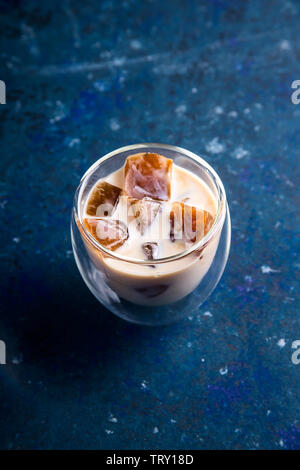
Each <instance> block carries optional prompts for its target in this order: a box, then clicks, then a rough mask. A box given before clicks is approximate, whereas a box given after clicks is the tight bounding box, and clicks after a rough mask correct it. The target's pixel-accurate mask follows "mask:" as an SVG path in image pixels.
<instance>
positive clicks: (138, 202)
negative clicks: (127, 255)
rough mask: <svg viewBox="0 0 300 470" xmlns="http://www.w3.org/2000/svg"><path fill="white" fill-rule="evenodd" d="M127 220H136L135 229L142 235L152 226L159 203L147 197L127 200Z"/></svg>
mask: <svg viewBox="0 0 300 470" xmlns="http://www.w3.org/2000/svg"><path fill="white" fill-rule="evenodd" d="M128 204H129V210H128V216H129V220H130V221H131V220H132V219H136V225H137V229H138V230H139V231H140V232H141V234H142V235H144V233H145V231H146V229H147V228H148V227H149V226H150V225H151V224H152V222H153V221H154V219H155V217H156V216H157V214H158V212H159V210H160V207H161V202H159V201H154V200H153V199H150V198H148V197H144V198H143V199H134V198H130V197H129V198H128Z"/></svg>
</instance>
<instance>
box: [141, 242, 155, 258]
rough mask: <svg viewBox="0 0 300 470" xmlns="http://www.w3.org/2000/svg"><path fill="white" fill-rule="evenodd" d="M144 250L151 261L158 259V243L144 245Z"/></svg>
mask: <svg viewBox="0 0 300 470" xmlns="http://www.w3.org/2000/svg"><path fill="white" fill-rule="evenodd" d="M142 248H143V252H144V253H145V255H146V257H147V259H149V260H151V259H157V258H158V243H157V242H146V243H143V245H142Z"/></svg>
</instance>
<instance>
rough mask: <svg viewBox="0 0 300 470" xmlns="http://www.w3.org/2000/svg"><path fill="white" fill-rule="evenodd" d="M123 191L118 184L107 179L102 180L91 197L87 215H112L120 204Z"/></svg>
mask: <svg viewBox="0 0 300 470" xmlns="http://www.w3.org/2000/svg"><path fill="white" fill-rule="evenodd" d="M121 192H122V189H120V188H118V187H117V186H114V185H113V184H110V183H107V182H106V181H100V182H99V183H98V184H97V185H96V186H95V188H94V189H93V191H92V194H91V195H90V197H89V200H88V203H87V208H86V213H87V215H92V216H97V217H106V216H110V215H112V213H113V212H114V210H115V208H116V205H117V204H118V200H119V197H120V194H121Z"/></svg>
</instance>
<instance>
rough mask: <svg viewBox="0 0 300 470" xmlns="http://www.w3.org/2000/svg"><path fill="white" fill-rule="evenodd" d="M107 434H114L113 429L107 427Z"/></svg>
mask: <svg viewBox="0 0 300 470" xmlns="http://www.w3.org/2000/svg"><path fill="white" fill-rule="evenodd" d="M105 432H106V434H108V435H109V434H113V433H114V432H113V431H112V430H111V429H105Z"/></svg>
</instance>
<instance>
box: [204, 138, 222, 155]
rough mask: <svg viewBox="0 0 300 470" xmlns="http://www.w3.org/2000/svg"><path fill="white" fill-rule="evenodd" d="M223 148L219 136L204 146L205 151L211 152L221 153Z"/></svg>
mask: <svg viewBox="0 0 300 470" xmlns="http://www.w3.org/2000/svg"><path fill="white" fill-rule="evenodd" d="M225 148H226V147H225V145H224V144H222V143H221V142H219V137H214V138H213V139H212V140H211V141H210V142H208V144H206V146H205V149H206V151H207V152H209V153H213V154H218V153H222V152H224V150H225Z"/></svg>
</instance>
